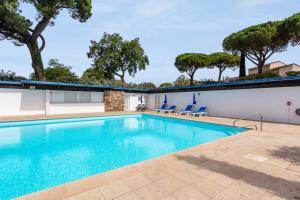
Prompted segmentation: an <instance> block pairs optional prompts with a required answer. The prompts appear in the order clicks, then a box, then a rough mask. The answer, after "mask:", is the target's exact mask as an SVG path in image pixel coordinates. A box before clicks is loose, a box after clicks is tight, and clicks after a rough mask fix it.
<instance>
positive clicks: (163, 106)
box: [153, 104, 167, 112]
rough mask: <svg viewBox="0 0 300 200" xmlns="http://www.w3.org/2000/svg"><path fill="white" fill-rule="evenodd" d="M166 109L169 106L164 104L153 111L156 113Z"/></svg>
mask: <svg viewBox="0 0 300 200" xmlns="http://www.w3.org/2000/svg"><path fill="white" fill-rule="evenodd" d="M165 109H167V104H163V105H161V107H160V108H158V109H154V110H153V111H154V112H160V111H161V110H165Z"/></svg>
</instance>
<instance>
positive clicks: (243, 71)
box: [240, 52, 246, 78]
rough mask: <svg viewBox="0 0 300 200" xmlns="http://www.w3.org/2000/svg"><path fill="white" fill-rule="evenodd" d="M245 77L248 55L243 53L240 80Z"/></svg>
mask: <svg viewBox="0 0 300 200" xmlns="http://www.w3.org/2000/svg"><path fill="white" fill-rule="evenodd" d="M245 76H246V55H245V52H241V60H240V78H241V77H245Z"/></svg>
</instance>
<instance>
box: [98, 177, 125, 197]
mask: <svg viewBox="0 0 300 200" xmlns="http://www.w3.org/2000/svg"><path fill="white" fill-rule="evenodd" d="M99 189H100V191H101V192H102V194H103V195H104V197H105V199H106V200H110V199H114V198H116V197H118V196H121V195H122V194H126V193H128V192H130V191H131V189H130V188H129V187H128V186H127V185H125V184H123V183H122V182H121V181H115V182H113V183H110V184H107V185H104V186H101V187H99Z"/></svg>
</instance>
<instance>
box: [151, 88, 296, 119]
mask: <svg viewBox="0 0 300 200" xmlns="http://www.w3.org/2000/svg"><path fill="white" fill-rule="evenodd" d="M194 93H195V94H196V100H197V105H196V107H197V108H199V107H200V106H206V107H207V108H208V113H209V115H211V116H219V117H229V118H240V117H244V116H246V115H249V114H254V113H262V115H263V117H264V120H265V121H271V122H282V123H293V124H300V116H298V115H296V114H295V110H296V109H297V108H300V87H282V88H263V89H239V90H216V91H199V92H194ZM155 95H160V97H161V102H163V99H164V95H165V94H164V93H163V94H150V95H149V101H148V107H149V108H154V105H155V104H154V103H155ZM192 96H193V92H180V93H167V97H168V105H169V106H170V105H176V106H177V109H184V108H185V106H186V105H188V104H192ZM288 101H291V102H292V105H291V106H290V107H289V106H287V102H288ZM251 118H252V119H257V117H251Z"/></svg>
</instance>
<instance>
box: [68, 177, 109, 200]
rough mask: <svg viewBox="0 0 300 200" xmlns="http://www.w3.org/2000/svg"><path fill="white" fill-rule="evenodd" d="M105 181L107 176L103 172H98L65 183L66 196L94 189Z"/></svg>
mask: <svg viewBox="0 0 300 200" xmlns="http://www.w3.org/2000/svg"><path fill="white" fill-rule="evenodd" d="M107 183H108V180H107V178H106V177H105V176H104V175H103V174H99V175H95V176H91V177H88V178H84V179H81V180H77V181H73V182H71V183H68V184H66V191H67V194H68V196H71V195H76V194H79V193H82V192H85V191H88V190H91V189H94V188H96V187H99V186H102V185H105V184H107Z"/></svg>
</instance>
